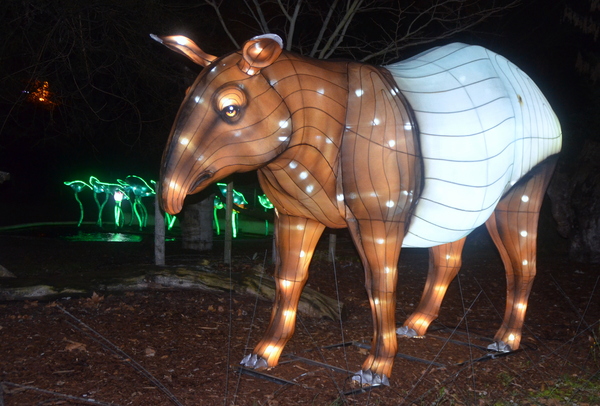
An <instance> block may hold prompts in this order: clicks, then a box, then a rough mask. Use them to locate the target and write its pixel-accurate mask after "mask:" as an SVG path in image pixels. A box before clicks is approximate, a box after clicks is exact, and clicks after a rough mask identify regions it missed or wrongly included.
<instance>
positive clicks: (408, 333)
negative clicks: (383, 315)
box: [396, 326, 419, 338]
mask: <svg viewBox="0 0 600 406" xmlns="http://www.w3.org/2000/svg"><path fill="white" fill-rule="evenodd" d="M396 334H397V335H399V336H400V337H408V338H414V337H419V336H418V335H417V332H416V331H415V329H413V328H410V327H406V326H402V327H398V328H397V329H396Z"/></svg>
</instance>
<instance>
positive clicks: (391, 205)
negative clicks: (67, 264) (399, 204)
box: [385, 200, 396, 207]
mask: <svg viewBox="0 0 600 406" xmlns="http://www.w3.org/2000/svg"><path fill="white" fill-rule="evenodd" d="M385 205H386V206H387V207H394V206H395V205H396V202H394V201H393V200H388V201H387V202H385Z"/></svg>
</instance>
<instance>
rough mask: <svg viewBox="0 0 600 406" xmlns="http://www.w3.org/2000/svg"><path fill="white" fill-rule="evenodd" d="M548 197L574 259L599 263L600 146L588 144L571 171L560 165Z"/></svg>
mask: <svg viewBox="0 0 600 406" xmlns="http://www.w3.org/2000/svg"><path fill="white" fill-rule="evenodd" d="M548 195H549V196H550V200H551V201H552V214H553V216H554V219H555V220H556V222H557V223H558V230H559V232H560V234H561V235H562V236H563V237H567V238H569V240H570V241H569V256H570V257H571V259H572V260H574V261H578V262H587V263H600V143H598V142H592V141H588V142H586V143H585V145H584V146H583V149H582V151H581V153H580V154H579V156H578V158H577V159H576V165H573V169H572V170H571V171H569V170H567V169H566V168H565V166H564V165H559V167H558V168H557V171H556V173H555V176H554V178H553V180H552V182H551V183H550V187H549V188H548Z"/></svg>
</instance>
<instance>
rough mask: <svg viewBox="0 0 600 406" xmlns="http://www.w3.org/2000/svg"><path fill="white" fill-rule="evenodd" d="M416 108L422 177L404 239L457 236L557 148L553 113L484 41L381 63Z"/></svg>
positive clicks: (432, 241) (420, 241) (428, 242)
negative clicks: (420, 190)
mask: <svg viewBox="0 0 600 406" xmlns="http://www.w3.org/2000/svg"><path fill="white" fill-rule="evenodd" d="M386 68H387V69H388V70H389V71H390V72H391V73H392V75H393V76H394V78H395V80H396V83H397V85H398V88H399V89H400V90H401V92H402V93H403V94H404V96H405V97H406V99H407V100H408V102H409V103H410V105H411V107H412V108H413V110H414V114H415V118H416V121H417V124H418V127H419V128H418V130H419V140H420V148H421V153H422V157H423V169H424V185H423V191H422V194H421V196H420V198H419V200H418V203H417V206H416V209H415V211H414V215H413V217H412V219H411V223H410V228H409V230H408V233H407V235H406V237H405V239H404V243H403V246H404V247H431V246H435V245H440V244H445V243H448V242H452V241H456V240H458V239H460V238H462V237H464V236H466V235H467V234H469V233H470V232H471V231H473V230H474V229H475V228H476V227H478V226H480V225H481V224H483V223H484V222H485V221H486V220H487V219H488V218H489V216H490V215H491V214H492V212H493V211H494V208H495V207H496V205H497V203H498V202H499V200H500V199H501V197H502V196H503V195H504V193H506V192H507V191H508V190H509V189H510V188H511V187H512V186H513V185H514V184H515V183H517V182H518V181H519V179H521V178H522V177H523V176H524V175H525V174H526V173H527V172H529V171H530V170H531V169H532V168H533V167H534V166H535V165H537V164H538V163H540V162H542V161H543V160H544V159H546V158H547V157H549V156H551V155H554V154H556V153H558V152H559V151H560V148H561V129H560V124H559V122H558V119H557V117H556V115H555V114H554V112H553V111H552V108H551V107H550V105H549V103H548V101H547V100H546V98H545V97H544V96H543V95H542V93H541V91H540V90H539V89H538V87H537V86H536V85H535V84H534V83H533V81H532V80H531V79H530V78H529V77H528V76H527V75H526V74H525V73H524V72H522V71H521V70H520V69H519V68H518V67H516V66H515V65H514V64H512V63H511V62H509V61H508V60H506V59H505V58H504V57H502V56H500V55H497V54H495V53H493V52H491V51H489V50H487V49H485V48H482V47H479V46H470V45H465V44H459V43H455V44H450V45H446V46H443V47H438V48H434V49H432V50H430V51H427V52H425V53H422V54H419V55H417V56H415V57H413V58H411V59H408V60H406V61H403V62H400V63H397V64H393V65H390V66H387V67H386Z"/></svg>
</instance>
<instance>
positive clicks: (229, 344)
mask: <svg viewBox="0 0 600 406" xmlns="http://www.w3.org/2000/svg"><path fill="white" fill-rule="evenodd" d="M231 274H232V266H231V261H229V283H230V284H232V285H233V283H232V282H231ZM232 325H233V286H231V289H229V326H228V330H227V362H226V363H225V396H224V399H223V405H225V406H227V400H228V398H229V370H230V369H231V368H229V365H230V363H231V331H232Z"/></svg>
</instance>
